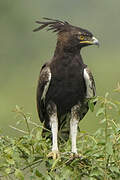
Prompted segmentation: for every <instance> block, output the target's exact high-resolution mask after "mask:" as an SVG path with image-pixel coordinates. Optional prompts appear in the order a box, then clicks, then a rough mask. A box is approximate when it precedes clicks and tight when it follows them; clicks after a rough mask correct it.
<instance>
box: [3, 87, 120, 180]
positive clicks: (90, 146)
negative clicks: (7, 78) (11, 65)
mask: <svg viewBox="0 0 120 180" xmlns="http://www.w3.org/2000/svg"><path fill="white" fill-rule="evenodd" d="M116 91H117V92H119V89H116ZM96 100H97V101H98V103H99V106H100V107H99V110H98V112H97V113H96V116H97V117H96V118H98V119H100V123H101V124H103V126H102V125H101V127H100V128H99V129H98V130H97V131H96V132H95V133H94V134H89V133H87V132H79V133H78V137H77V147H78V152H79V154H81V157H79V158H74V157H73V156H71V154H70V153H69V152H70V147H71V144H70V141H67V142H59V149H60V152H61V156H60V157H59V158H58V159H56V160H53V159H49V158H48V157H47V154H48V153H49V152H50V150H51V140H50V139H49V138H47V136H48V135H49V134H50V133H51V132H49V131H48V134H47V135H46V137H44V138H43V137H42V129H43V125H42V124H36V123H34V122H32V121H31V117H30V115H29V114H26V113H24V111H23V110H22V109H21V108H19V107H18V106H16V109H15V112H16V113H17V114H18V115H19V116H20V117H21V119H24V120H25V123H26V127H27V131H23V130H20V129H18V128H16V127H13V128H14V129H15V130H18V131H20V132H21V133H22V136H21V137H19V138H10V137H7V136H2V135H1V136H0V178H1V179H3V180H4V179H18V180H24V179H30V180H35V179H36V180H38V179H43V180H54V179H55V180H59V179H61V180H73V179H74V180H78V179H81V180H89V179H90V180H102V179H104V180H112V179H115V180H117V179H120V151H119V149H120V123H119V122H118V119H117V117H119V116H120V102H119V101H116V100H111V99H110V98H109V94H108V93H106V95H105V97H97V98H95V99H93V100H90V102H89V106H90V109H91V111H93V110H94V106H93V104H94V102H95V101H96ZM18 124H19V123H18ZM30 124H32V128H30ZM23 133H24V135H23Z"/></svg>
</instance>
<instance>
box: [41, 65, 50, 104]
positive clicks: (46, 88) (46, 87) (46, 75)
mask: <svg viewBox="0 0 120 180" xmlns="http://www.w3.org/2000/svg"><path fill="white" fill-rule="evenodd" d="M44 74H45V81H46V84H45V86H44V90H43V94H42V97H41V100H43V101H45V96H46V93H47V91H48V88H49V84H50V81H51V71H50V68H46V69H45V71H44Z"/></svg>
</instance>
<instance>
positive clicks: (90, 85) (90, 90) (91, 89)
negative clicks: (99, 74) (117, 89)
mask: <svg viewBox="0 0 120 180" xmlns="http://www.w3.org/2000/svg"><path fill="white" fill-rule="evenodd" d="M84 79H85V84H86V88H87V90H86V98H92V97H94V96H95V95H96V90H95V83H94V79H93V76H92V73H91V72H90V71H89V69H88V68H85V69H84Z"/></svg>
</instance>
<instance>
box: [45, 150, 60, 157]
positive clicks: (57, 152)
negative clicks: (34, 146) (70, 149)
mask: <svg viewBox="0 0 120 180" xmlns="http://www.w3.org/2000/svg"><path fill="white" fill-rule="evenodd" d="M47 157H48V158H53V159H58V158H59V157H60V153H59V151H55V150H54V151H52V152H50V153H49V154H48V155H47Z"/></svg>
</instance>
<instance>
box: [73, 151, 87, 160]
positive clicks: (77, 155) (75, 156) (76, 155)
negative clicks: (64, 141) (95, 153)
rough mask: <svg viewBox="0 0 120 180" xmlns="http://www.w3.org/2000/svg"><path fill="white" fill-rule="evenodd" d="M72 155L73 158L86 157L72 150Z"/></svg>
mask: <svg viewBox="0 0 120 180" xmlns="http://www.w3.org/2000/svg"><path fill="white" fill-rule="evenodd" d="M70 157H71V158H72V159H75V158H79V159H81V160H82V159H84V157H83V155H81V154H78V153H74V152H72V153H71V154H70Z"/></svg>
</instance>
